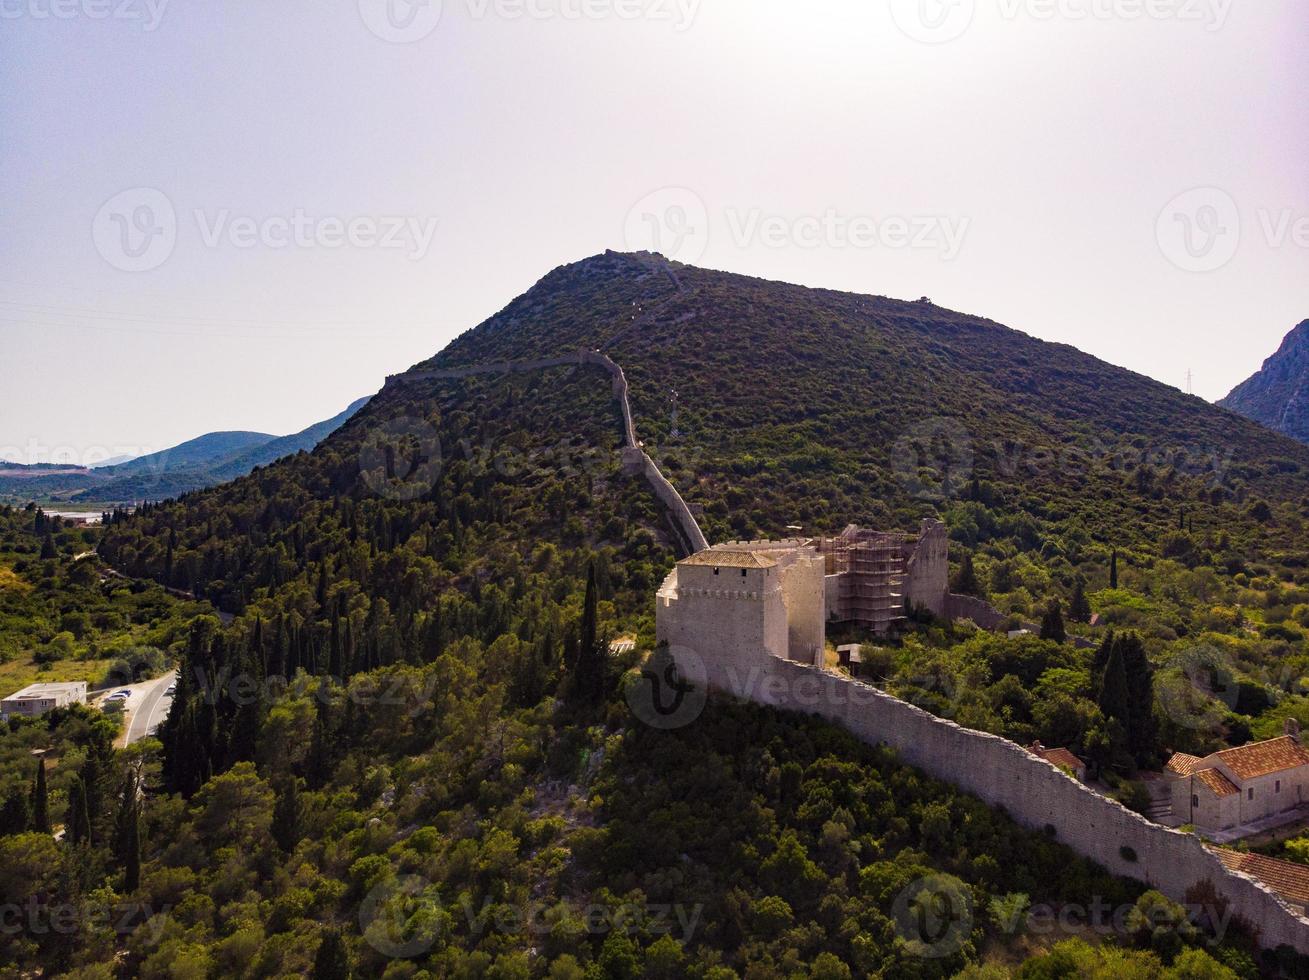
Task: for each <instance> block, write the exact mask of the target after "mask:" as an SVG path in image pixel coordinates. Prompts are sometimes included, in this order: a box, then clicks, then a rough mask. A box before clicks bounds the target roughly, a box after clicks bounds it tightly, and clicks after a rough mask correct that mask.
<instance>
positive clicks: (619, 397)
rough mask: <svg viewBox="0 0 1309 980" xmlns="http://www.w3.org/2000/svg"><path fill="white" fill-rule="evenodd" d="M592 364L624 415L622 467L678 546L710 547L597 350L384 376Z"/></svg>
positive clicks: (441, 376) (621, 379)
mask: <svg viewBox="0 0 1309 980" xmlns="http://www.w3.org/2000/svg"><path fill="white" fill-rule="evenodd" d="M588 364H589V365H592V366H594V367H599V368H601V369H603V370H604V371H606V372H608V374H609V376H610V378H611V380H612V385H613V396H614V399H615V400H616V401H617V402H618V407H619V410H620V411H621V412H622V416H623V464H624V469H625V470H626V471H627V472H628V473H631V474H632V475H636V476H641V477H644V478H645V480H646V482H648V483H649V484H650V489H652V490H653V491H654V494H655V496H656V497H658V498H659V501H660V502H661V503H662V504H663V505H664V506H665V507H666V508H668V512H669V516H670V518H671V519H672V522H673V526H674V529H675V531H676V532H677V534H678V537H679V539H680V545H681V547H682V548H683V549H684V550H685V551H686V553H687V554H695V553H696V552H697V551H703V550H704V549H706V548H708V547H709V543H708V542H707V541H706V539H705V536H704V532H703V531H701V530H700V524H699V522H698V521H697V520H696V519H695V515H694V514H692V513H691V508H690V507H688V506H687V505H686V501H685V500H683V499H682V495H681V494H680V493H678V492H677V488H676V487H674V486H673V485H672V484H671V483H669V482H668V478H667V477H665V476H664V475H663V473H662V472H660V470H659V467H658V465H657V464H656V463H655V461H654V460H653V459H651V458H650V456H649V455H648V454H647V453H646V452H645V450H644V449H642V448H641V443H640V442H639V441H638V440H637V438H636V424H635V423H634V422H633V421H632V405H631V400H630V399H629V398H628V389H627V376H626V375H625V374H624V373H623V369H622V368H621V367H619V366H618V364H617V363H615V362H614V361H613V359H612V358H610V357H608V356H607V355H605V354H602V353H600V351H596V350H590V351H577V352H576V353H573V354H566V355H563V356H561V357H547V358H539V359H536V360H530V361H495V362H492V363H490V364H474V365H470V366H467V367H457V368H437V369H432V370H424V371H411V372H409V373H408V374H397V375H392V376H391V377H389V378H387V379H386V383H387V384H388V385H391V384H403V383H406V382H414V381H454V380H459V379H462V378H471V377H473V376H475V375H480V374H522V373H526V372H531V371H544V370H547V369H548V368H558V367H570V366H581V365H588Z"/></svg>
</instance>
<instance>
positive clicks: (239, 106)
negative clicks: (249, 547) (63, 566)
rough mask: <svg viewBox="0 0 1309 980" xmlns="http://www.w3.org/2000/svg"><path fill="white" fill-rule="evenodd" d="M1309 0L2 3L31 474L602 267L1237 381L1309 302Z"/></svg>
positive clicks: (380, 363)
mask: <svg viewBox="0 0 1309 980" xmlns="http://www.w3.org/2000/svg"><path fill="white" fill-rule="evenodd" d="M1306 47H1309V5H1306V4H1305V3H1304V2H1303V0H1058V2H1052V0H977V2H976V3H975V4H974V3H972V2H970V0H904V2H900V0H698V2H697V0H445V2H444V4H441V3H440V2H438V0H427V2H426V3H424V2H421V0H420V2H418V3H415V4H413V5H410V4H409V3H407V2H406V0H335V2H330V3H324V2H322V0H318V2H316V3H310V2H309V0H277V2H275V3H268V2H255V0H245V2H239V0H224V2H221V3H208V4H202V3H200V2H198V0H173V2H171V3H165V2H162V0H0V174H3V180H4V191H3V196H2V197H0V229H3V231H2V232H0V336H2V337H3V343H0V352H2V353H0V357H2V358H3V360H2V361H0V458H3V457H8V458H11V459H21V460H27V461H32V460H34V459H37V458H40V459H50V458H52V456H63V457H67V456H69V455H70V454H71V455H72V456H74V457H76V458H79V459H83V458H87V457H92V458H93V459H103V458H104V457H106V456H109V455H114V454H117V453H119V452H143V451H147V450H151V449H159V448H164V447H166V446H168V445H171V444H174V443H176V442H179V441H181V440H183V439H186V438H190V437H192V436H195V435H198V434H200V433H202V432H205V431H209V430H215V429H256V430H260V431H266V432H273V433H277V434H283V433H286V432H291V431H294V430H298V429H300V428H302V427H304V426H305V425H307V424H309V423H311V422H314V421H317V420H319V419H323V418H326V417H328V416H331V415H333V414H335V413H336V412H338V411H339V410H340V409H342V408H343V407H344V406H345V405H346V404H347V403H348V402H350V401H351V400H352V399H354V398H356V397H358V396H360V395H362V394H366V393H370V392H373V391H375V390H377V388H378V387H380V385H381V383H382V380H383V378H384V376H385V375H386V374H388V373H393V372H396V371H399V370H402V369H404V368H406V367H408V366H410V365H411V364H413V363H415V362H417V361H419V360H421V359H423V358H426V357H428V356H430V355H431V354H433V353H434V352H435V351H437V350H438V349H439V348H441V347H442V346H443V345H444V344H445V343H446V342H448V341H449V340H450V339H451V338H452V337H454V336H455V335H456V334H458V333H460V332H462V331H463V330H465V329H467V328H468V327H471V326H473V325H474V324H476V323H477V322H478V321H480V320H481V319H483V318H484V317H486V316H488V315H489V314H491V313H493V312H495V311H496V310H497V309H499V308H500V307H502V306H503V305H504V304H505V303H507V302H508V301H509V300H510V299H511V298H512V297H513V296H515V295H517V294H518V293H520V292H522V291H523V290H524V289H526V288H528V287H529V286H530V285H531V284H532V283H533V282H535V281H536V280H537V279H538V278H540V277H541V276H542V275H544V274H545V273H546V272H548V271H549V270H550V269H551V268H553V267H555V266H557V265H559V264H561V263H564V262H569V261H573V260H576V259H579V258H582V257H585V256H587V255H590V254H593V253H595V252H599V251H602V250H604V249H605V248H615V249H624V248H642V247H659V248H661V250H663V251H665V252H666V253H668V254H670V255H672V256H673V257H675V258H680V259H684V260H686V261H695V262H697V263H698V264H702V265H707V266H711V267H715V268H722V269H729V270H732V271H738V272H744V273H750V274H754V275H759V276H765V277H768V278H776V279H785V280H790V281H795V282H802V283H806V284H810V285H821V286H829V287H833V288H839V289H848V290H855V291H860V292H870V293H880V294H886V295H890V296H898V297H906V298H917V297H918V296H920V295H927V296H930V297H931V298H932V299H933V300H934V301H936V302H937V303H939V304H941V305H943V306H948V307H951V308H954V309H959V310H964V311H967V312H971V313H977V314H981V315H984V316H988V317H991V318H993V319H995V320H999V321H1001V322H1003V323H1006V324H1008V325H1010V326H1013V327H1016V328H1018V329H1021V330H1024V331H1026V332H1028V333H1031V334H1035V335H1037V336H1039V337H1042V338H1045V339H1048V340H1054V341H1061V342H1065V343H1069V344H1073V345H1075V346H1077V347H1080V348H1082V349H1083V350H1086V351H1089V352H1091V353H1093V354H1096V355H1097V356H1099V357H1102V358H1104V359H1106V360H1108V361H1111V362H1113V363H1115V364H1121V365H1124V366H1126V367H1129V368H1132V369H1134V370H1136V371H1140V372H1143V373H1145V374H1148V375H1151V376H1152V377H1155V378H1158V379H1159V380H1161V381H1164V382H1167V383H1169V384H1174V385H1177V386H1179V387H1185V385H1186V373H1187V371H1188V369H1190V370H1192V371H1194V376H1195V391H1196V393H1197V394H1200V395H1203V396H1204V397H1206V398H1218V397H1221V396H1222V395H1223V394H1225V393H1226V391H1227V390H1228V389H1229V388H1231V387H1232V386H1233V385H1234V384H1235V383H1237V382H1239V381H1240V380H1242V379H1243V378H1245V377H1246V376H1247V375H1249V374H1250V373H1252V372H1253V371H1254V370H1256V369H1257V368H1258V366H1259V364H1260V363H1261V362H1262V360H1263V359H1264V358H1265V357H1266V356H1267V355H1268V354H1270V353H1271V352H1272V351H1273V349H1274V348H1275V347H1276V346H1277V344H1278V342H1279V341H1280V339H1281V337H1282V335H1283V334H1285V333H1286V332H1287V331H1288V330H1289V329H1290V328H1291V327H1293V326H1294V325H1295V324H1296V323H1298V322H1299V321H1301V320H1303V319H1305V318H1306V317H1309V278H1307V277H1306V275H1305V273H1306V258H1307V251H1306V250H1307V247H1309V180H1306V161H1309V108H1307V107H1309V98H1307V94H1309V58H1305V57H1304V51H1305V50H1306Z"/></svg>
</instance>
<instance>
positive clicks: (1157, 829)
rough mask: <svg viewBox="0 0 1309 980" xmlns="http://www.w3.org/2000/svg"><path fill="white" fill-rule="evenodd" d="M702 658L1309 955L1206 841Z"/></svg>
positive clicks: (984, 742) (807, 674)
mask: <svg viewBox="0 0 1309 980" xmlns="http://www.w3.org/2000/svg"><path fill="white" fill-rule="evenodd" d="M673 653H674V656H675V657H680V656H681V652H680V651H678V650H674V651H673ZM697 659H698V660H700V661H703V662H704V667H705V673H706V679H707V682H708V685H709V686H710V687H711V688H713V689H716V690H718V691H721V692H724V693H727V694H730V695H733V696H736V697H740V698H744V699H746V700H751V701H755V702H758V703H761V704H767V705H771V706H774V707H777V708H783V709H787V710H792V711H801V712H804V713H807V714H816V715H819V716H820V717H822V718H825V719H827V720H829V721H832V722H835V723H837V724H840V725H842V726H844V727H845V728H846V729H848V730H849V731H851V732H852V733H854V734H855V735H856V736H858V737H859V738H860V739H862V740H863V741H865V742H867V743H868V744H870V745H879V746H881V745H885V746H889V747H891V748H893V749H895V750H896V751H897V752H898V753H899V755H900V757H901V758H902V759H903V760H904V761H905V762H907V763H909V764H910V765H913V766H916V767H918V768H920V769H922V770H923V771H924V772H926V773H928V774H929V775H931V776H934V777H936V778H938V779H942V780H944V781H946V782H949V783H952V784H953V785H955V786H958V787H959V788H961V789H963V790H966V791H968V792H970V793H973V794H975V795H976V796H978V797H979V798H980V799H982V800H984V801H985V802H986V803H988V804H990V805H991V806H995V807H1003V808H1004V810H1005V811H1006V812H1008V814H1009V815H1010V816H1011V817H1013V818H1014V819H1015V820H1017V821H1018V822H1019V823H1020V824H1023V825H1024V826H1027V827H1029V828H1033V829H1038V830H1052V831H1053V833H1054V834H1055V836H1056V838H1057V839H1058V840H1059V841H1060V842H1062V843H1064V844H1066V845H1067V846H1069V847H1071V848H1072V849H1073V850H1074V851H1076V852H1077V853H1078V854H1081V855H1083V856H1084V857H1087V858H1089V859H1091V860H1093V861H1095V862H1097V863H1099V864H1101V865H1103V866H1104V867H1105V868H1107V869H1108V870H1109V871H1111V872H1113V873H1114V874H1118V875H1123V876H1125V877H1130V878H1134V879H1136V880H1138V881H1142V882H1144V883H1145V884H1147V885H1150V886H1151V887H1153V888H1157V889H1158V890H1159V891H1161V892H1163V893H1164V894H1165V895H1167V896H1169V897H1170V898H1172V899H1174V900H1175V901H1178V902H1183V903H1187V902H1191V903H1198V902H1206V901H1213V898H1212V897H1206V896H1216V899H1217V902H1218V904H1219V905H1223V906H1224V907H1225V909H1226V910H1227V911H1228V912H1230V913H1231V914H1232V915H1233V917H1234V918H1235V919H1236V920H1238V921H1242V922H1244V923H1245V924H1246V925H1247V926H1248V927H1249V928H1251V929H1252V930H1253V931H1254V932H1255V933H1257V934H1258V937H1259V942H1260V943H1261V944H1262V945H1263V946H1265V947H1267V948H1275V947H1277V946H1279V945H1282V944H1286V945H1288V946H1291V947H1293V948H1295V949H1296V950H1298V951H1299V952H1300V953H1303V954H1306V955H1309V919H1306V918H1304V917H1303V916H1302V915H1300V914H1298V913H1297V912H1295V911H1294V910H1292V909H1291V908H1290V907H1289V906H1288V905H1286V904H1285V903H1283V902H1282V900H1281V899H1280V898H1278V897H1277V896H1276V895H1275V894H1274V893H1273V892H1271V891H1270V890H1269V889H1268V888H1266V887H1265V886H1264V885H1262V884H1260V883H1258V882H1256V881H1255V880H1254V879H1253V878H1250V877H1248V876H1246V875H1241V874H1237V873H1234V872H1232V871H1229V870H1227V869H1226V868H1225V867H1224V866H1223V865H1222V863H1221V862H1220V861H1219V860H1218V858H1217V857H1215V856H1214V854H1212V853H1211V852H1210V851H1209V850H1208V849H1206V847H1205V845H1204V844H1202V843H1201V842H1200V840H1199V839H1198V838H1197V837H1194V836H1192V835H1190V834H1184V833H1181V832H1180V831H1176V830H1169V829H1167V828H1165V827H1161V826H1159V825H1158V824H1155V823H1151V822H1150V821H1149V820H1147V819H1146V818H1145V817H1143V816H1141V815H1139V814H1136V813H1133V812H1132V811H1130V810H1128V809H1126V808H1125V807H1123V806H1122V805H1120V804H1119V803H1117V802H1115V801H1113V800H1110V799H1107V798H1106V797H1104V796H1101V795H1100V794H1098V793H1096V792H1095V791H1093V790H1092V789H1090V788H1089V787H1087V786H1085V785H1083V784H1082V783H1079V782H1078V781H1077V780H1075V779H1073V778H1072V777H1071V776H1069V775H1067V774H1065V773H1064V772H1062V771H1061V770H1059V769H1058V768H1056V767H1055V766H1053V765H1051V764H1050V763H1048V762H1046V761H1044V760H1043V759H1039V758H1037V757H1036V756H1034V755H1032V754H1031V753H1029V752H1028V751H1027V750H1025V749H1023V748H1022V747H1020V746H1018V745H1016V744H1014V743H1013V742H1010V741H1009V740H1008V739H1004V738H1000V737H999V736H996V735H988V734H985V733H983V732H975V731H970V730H968V729H965V728H961V727H960V726H959V725H956V724H954V723H953V722H950V721H945V720H943V719H941V718H937V717H936V716H935V715H932V714H930V713H928V712H926V711H924V710H922V709H921V708H917V707H914V706H913V705H910V704H907V703H905V702H904V701H901V700H899V699H898V698H895V697H893V696H891V695H889V694H887V693H885V692H884V691H880V690H878V689H877V688H875V687H872V686H871V685H869V684H865V683H863V682H860V681H856V680H853V679H851V678H848V677H845V676H844V675H841V674H835V673H832V672H830V671H826V670H822V669H819V668H814V667H808V666H805V665H802V664H797V663H794V662H791V661H786V660H782V659H780V658H771V657H750V658H748V659H741V660H736V661H730V660H723V659H719V660H713V659H711V658H697ZM1087 898H1088V900H1089V899H1091V898H1092V896H1087Z"/></svg>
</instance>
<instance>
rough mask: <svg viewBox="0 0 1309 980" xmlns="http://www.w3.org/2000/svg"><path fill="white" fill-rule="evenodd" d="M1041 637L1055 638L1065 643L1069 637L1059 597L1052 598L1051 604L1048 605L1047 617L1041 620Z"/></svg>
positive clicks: (1045, 638)
mask: <svg viewBox="0 0 1309 980" xmlns="http://www.w3.org/2000/svg"><path fill="white" fill-rule="evenodd" d="M1041 639H1043V640H1054V641H1055V642H1056V643H1063V642H1064V641H1065V640H1067V639H1068V633H1067V631H1066V630H1065V629H1064V617H1063V613H1062V612H1061V611H1060V609H1059V600H1058V599H1051V600H1050V605H1049V606H1048V607H1046V610H1045V618H1044V619H1043V620H1041Z"/></svg>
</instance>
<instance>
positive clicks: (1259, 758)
mask: <svg viewBox="0 0 1309 980" xmlns="http://www.w3.org/2000/svg"><path fill="white" fill-rule="evenodd" d="M1215 755H1217V756H1218V758H1219V759H1221V760H1222V762H1223V765H1225V766H1227V768H1228V769H1231V770H1232V772H1234V773H1236V777H1237V778H1238V779H1256V778H1258V777H1259V776H1267V775H1268V774H1269V773H1274V772H1282V771H1283V770H1286V769H1295V768H1296V767H1298V766H1309V752H1306V751H1305V750H1304V748H1303V747H1301V745H1300V743H1299V742H1297V741H1296V740H1295V739H1293V738H1291V736H1289V735H1283V736H1282V737H1281V738H1274V739H1271V740H1269V741H1267V742H1251V743H1250V744H1249V745H1242V746H1240V747H1239V748H1235V749H1223V751H1221V752H1216V753H1215Z"/></svg>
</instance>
